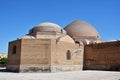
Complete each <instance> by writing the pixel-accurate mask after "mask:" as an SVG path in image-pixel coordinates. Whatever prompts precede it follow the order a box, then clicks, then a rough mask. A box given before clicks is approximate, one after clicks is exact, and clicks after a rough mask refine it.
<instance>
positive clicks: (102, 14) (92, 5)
mask: <svg viewBox="0 0 120 80" xmlns="http://www.w3.org/2000/svg"><path fill="white" fill-rule="evenodd" d="M78 19H79V20H83V21H86V22H88V23H89V24H91V25H93V26H94V27H95V28H96V29H97V30H98V32H99V33H100V35H101V38H103V39H104V40H106V41H109V40H115V39H117V40H120V33H119V32H120V0H0V28H1V29H0V37H1V39H0V52H2V53H7V52H8V42H9V41H13V40H15V39H16V38H18V37H20V36H23V35H25V34H27V33H28V31H29V29H31V28H32V27H33V26H35V25H37V24H39V23H41V22H54V23H57V24H59V25H60V26H62V27H64V26H66V25H67V24H69V23H70V22H72V21H74V20H78Z"/></svg>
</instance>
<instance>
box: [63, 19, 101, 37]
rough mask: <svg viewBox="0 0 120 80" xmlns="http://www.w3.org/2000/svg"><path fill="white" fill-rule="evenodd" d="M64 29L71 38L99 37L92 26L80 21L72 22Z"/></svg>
mask: <svg viewBox="0 0 120 80" xmlns="http://www.w3.org/2000/svg"><path fill="white" fill-rule="evenodd" d="M64 29H65V30H66V31H67V34H68V35H70V36H71V37H99V34H98V32H97V31H96V29H95V28H94V27H93V26H91V25H90V24H88V23H86V22H84V21H80V20H76V21H73V22H72V23H70V24H68V25H67V26H66V27H65V28H64Z"/></svg>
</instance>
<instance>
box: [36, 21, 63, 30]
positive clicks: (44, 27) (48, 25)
mask: <svg viewBox="0 0 120 80" xmlns="http://www.w3.org/2000/svg"><path fill="white" fill-rule="evenodd" d="M34 30H35V31H37V32H39V31H40V32H41V31H49V32H50V31H56V32H60V31H61V27H60V26H59V25H57V24H55V23H51V22H44V23H40V24H38V25H36V26H35V27H34Z"/></svg>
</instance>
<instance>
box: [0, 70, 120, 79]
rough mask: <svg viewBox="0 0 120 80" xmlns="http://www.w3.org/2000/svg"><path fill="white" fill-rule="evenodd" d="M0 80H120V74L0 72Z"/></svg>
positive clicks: (101, 72)
mask: <svg viewBox="0 0 120 80" xmlns="http://www.w3.org/2000/svg"><path fill="white" fill-rule="evenodd" d="M0 80H120V72H110V71H72V72H57V73H11V72H5V70H0Z"/></svg>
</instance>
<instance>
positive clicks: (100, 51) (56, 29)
mask: <svg viewBox="0 0 120 80" xmlns="http://www.w3.org/2000/svg"><path fill="white" fill-rule="evenodd" d="M119 57H120V41H112V42H105V41H104V40H103V39H101V38H100V36H99V33H98V32H97V30H96V29H95V28H94V27H93V26H91V25H90V24H88V23H86V22H84V21H80V20H76V21H73V22H72V23H70V24H68V25H67V26H66V27H65V28H64V29H63V28H62V27H60V26H59V25H57V24H55V23H51V22H45V23H41V24H38V25H36V26H35V27H33V28H32V29H30V30H29V33H28V34H26V35H25V36H23V37H20V38H18V39H17V40H14V41H11V42H9V50H8V65H7V69H8V70H10V71H17V72H30V71H34V72H56V71H73V70H83V69H96V70H120V58H119Z"/></svg>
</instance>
